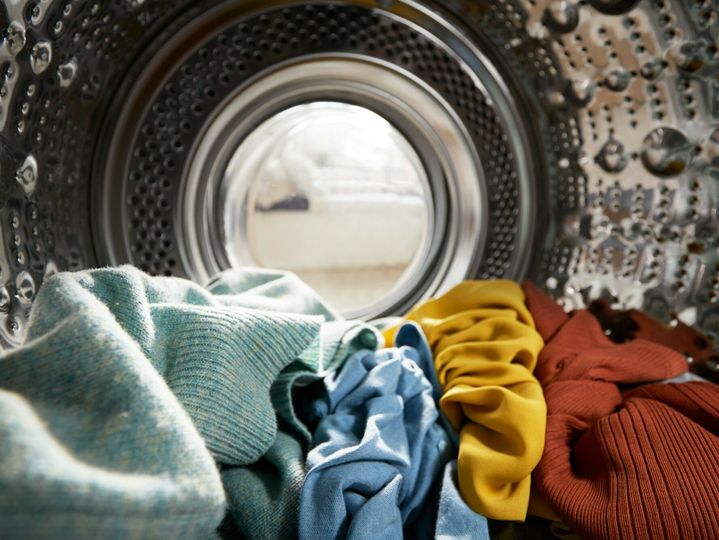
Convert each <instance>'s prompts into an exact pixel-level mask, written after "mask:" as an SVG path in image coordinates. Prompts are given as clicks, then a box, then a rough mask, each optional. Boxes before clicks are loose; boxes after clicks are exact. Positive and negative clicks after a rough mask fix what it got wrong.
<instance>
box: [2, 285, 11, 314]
mask: <svg viewBox="0 0 719 540" xmlns="http://www.w3.org/2000/svg"><path fill="white" fill-rule="evenodd" d="M8 311H10V293H9V292H8V291H7V287H5V285H2V286H0V312H2V313H7V312H8Z"/></svg>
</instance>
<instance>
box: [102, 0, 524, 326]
mask: <svg viewBox="0 0 719 540" xmlns="http://www.w3.org/2000/svg"><path fill="white" fill-rule="evenodd" d="M301 3H302V2H297V1H292V0H270V1H269V2H258V1H255V0H245V1H242V2H239V1H235V2H233V1H229V2H224V3H222V4H220V5H217V6H216V7H215V8H213V9H211V10H209V11H208V12H206V13H205V14H203V16H202V17H199V18H198V19H196V20H195V21H193V22H192V23H191V24H190V25H188V26H187V27H185V28H184V29H183V30H182V31H181V32H179V33H177V34H176V35H175V36H174V37H173V38H171V39H170V40H168V41H167V42H166V43H165V44H164V45H163V46H162V47H161V49H160V52H159V53H158V54H156V55H155V56H154V57H153V61H152V62H151V63H150V64H148V66H147V68H146V69H145V70H144V71H143V72H142V73H141V74H140V75H139V76H138V77H137V79H136V80H135V82H134V85H133V87H132V89H131V91H130V92H129V94H128V96H127V97H126V99H125V104H124V107H123V109H124V110H123V112H122V114H121V115H120V118H121V119H122V120H121V122H120V123H119V125H118V126H117V128H116V129H115V130H114V132H115V134H114V135H113V136H112V137H108V140H109V142H108V144H107V148H108V152H107V155H108V156H109V159H107V160H106V161H105V173H106V175H107V176H108V177H111V178H112V177H114V178H115V181H114V182H110V184H111V187H110V188H108V189H105V188H103V190H102V191H101V192H100V193H97V196H99V198H100V200H101V201H102V202H101V204H100V205H98V208H99V212H100V215H99V216H98V215H97V212H96V215H95V217H100V218H102V219H100V220H98V221H100V222H101V223H102V224H103V226H102V227H100V231H99V234H96V235H95V238H96V248H97V250H98V252H99V253H100V254H101V255H105V259H106V260H107V261H108V262H111V263H112V264H117V263H119V262H125V261H129V260H131V254H130V253H129V251H128V250H129V245H127V244H125V241H124V234H125V232H124V230H121V228H119V227H114V226H113V224H116V223H117V222H118V221H119V222H123V223H124V221H123V219H124V217H125V215H124V212H125V211H126V210H122V212H123V213H121V214H118V213H117V212H116V211H115V210H113V203H114V202H116V200H117V198H118V197H122V200H124V198H125V197H126V195H127V194H126V187H125V184H124V182H123V176H124V175H125V172H126V169H127V159H128V156H127V155H125V154H123V147H127V145H128V144H129V143H130V142H131V141H132V140H134V137H135V136H136V132H135V130H136V129H138V125H139V123H138V122H136V120H138V119H141V118H143V117H144V116H145V114H146V113H147V107H148V106H149V105H148V103H152V101H153V96H154V95H155V94H156V93H157V92H158V91H159V89H160V88H161V87H162V82H163V81H164V80H166V78H167V77H168V76H169V74H170V73H172V69H168V65H178V63H181V62H182V61H183V59H184V58H186V57H187V55H188V54H190V52H191V51H192V50H193V49H195V48H196V47H198V46H200V45H201V44H202V43H204V42H205V41H206V39H209V38H210V37H211V36H212V35H215V34H216V33H217V32H219V31H222V30H223V29H225V28H227V27H229V26H231V25H232V24H234V23H235V22H236V21H237V20H238V19H241V18H244V17H247V16H250V15H252V14H257V13H259V12H262V11H266V10H267V8H278V7H283V6H291V5H298V4H301ZM351 4H352V5H356V6H362V7H368V8H373V9H375V10H377V11H381V12H382V13H383V14H384V15H385V16H388V17H390V18H394V19H396V20H397V21H399V22H401V23H402V24H404V25H407V26H409V27H411V28H413V29H414V30H416V31H418V32H420V33H421V34H422V35H423V36H425V37H426V38H428V39H430V40H431V41H432V42H433V43H434V44H436V45H437V46H438V47H440V48H441V49H443V50H444V51H445V52H447V53H448V54H449V55H450V56H451V57H453V58H454V59H455V60H456V61H457V62H458V63H459V65H461V66H462V67H463V69H464V71H465V72H466V73H467V74H468V75H470V76H471V78H472V80H473V81H474V82H475V85H476V88H477V91H478V92H482V94H484V96H485V98H486V99H487V101H488V102H489V103H490V104H491V106H492V107H494V108H495V109H496V110H497V111H498V112H499V121H500V123H501V124H502V126H503V128H504V131H505V133H507V136H508V138H509V140H510V147H511V148H512V152H513V154H514V155H513V162H514V165H515V167H516V168H517V171H518V173H519V174H518V176H519V180H518V181H519V183H520V185H519V188H520V189H519V197H518V198H519V208H518V211H519V214H520V216H521V217H520V219H519V230H518V231H517V233H516V241H515V248H514V254H513V256H512V258H511V263H510V266H509V267H508V268H507V270H506V275H512V276H517V275H523V274H524V273H525V272H526V271H527V266H528V264H529V260H530V253H531V250H529V249H528V244H529V242H531V241H532V239H533V232H534V231H533V224H534V222H535V221H536V215H537V211H536V208H535V207H534V205H535V201H536V195H537V192H536V187H535V184H536V182H535V181H534V179H535V176H534V175H535V173H536V171H535V170H534V165H536V164H535V163H534V162H533V161H531V160H529V159H528V156H529V155H530V152H529V151H528V149H529V146H530V144H529V140H528V136H527V130H526V129H522V127H526V126H525V120H526V119H523V118H522V117H521V113H520V112H519V111H520V108H519V107H518V104H517V103H515V102H514V97H513V93H512V92H511V91H510V90H509V89H508V88H507V87H506V86H505V85H504V83H503V81H502V77H501V76H500V74H499V73H498V72H497V71H496V70H495V68H494V66H493V65H492V62H491V61H490V60H488V59H487V57H485V56H484V54H483V53H482V51H481V50H480V49H479V48H478V47H477V46H476V45H475V44H473V43H472V40H471V39H470V38H469V35H472V33H471V32H465V30H467V29H462V24H463V23H462V21H459V20H455V19H453V15H452V13H451V12H447V10H446V9H445V8H444V7H443V6H434V7H429V5H423V4H420V3H418V2H415V1H413V0H403V1H401V2H395V3H393V4H392V5H390V6H388V5H387V4H386V3H384V2H381V1H375V0H353V1H352V2H351ZM428 4H429V3H428ZM450 21H451V22H450ZM203 31H204V32H205V33H203ZM190 35H192V36H195V38H198V37H199V38H200V39H199V40H196V41H195V42H194V43H192V44H188V40H187V38H188V36H190ZM474 37H475V38H476V36H474ZM372 61H373V62H375V63H382V62H381V61H380V60H378V59H375V58H372ZM389 67H390V69H394V70H397V69H398V67H397V66H395V65H394V64H389ZM276 68H277V66H274V67H273V68H271V69H273V70H274V69H276ZM261 76H262V74H260V77H261ZM420 84H421V81H420ZM320 98H321V99H323V100H334V101H336V100H337V98H336V96H326V95H325V96H320ZM328 98H329V99H328ZM303 100H304V101H305V102H306V101H308V96H304V99H303ZM383 107H384V104H383V103H382V100H379V102H378V103H376V104H375V107H372V109H373V110H375V111H376V112H379V113H380V114H383V115H384V116H385V117H386V118H387V117H388V112H391V109H390V111H387V110H384V111H383V110H382V109H383ZM220 108H221V107H220ZM446 110H447V111H450V112H452V107H451V106H448V107H447V108H446ZM216 112H217V110H216ZM388 119H390V118H388ZM390 120H391V119H390ZM457 121H458V125H459V126H461V128H464V125H463V123H462V122H461V121H459V120H457ZM393 123H394V124H395V125H397V122H396V121H393ZM405 135H407V134H406V133H405ZM196 142H197V141H196ZM413 144H414V142H413ZM452 167H453V164H452V163H451V162H449V163H445V164H444V168H445V170H449V171H451V170H452ZM477 170H480V168H479V167H478V168H477ZM448 184H449V185H447V190H446V191H447V192H446V196H447V199H448V200H449V201H450V202H452V201H454V202H455V203H457V204H459V205H460V206H461V205H466V204H468V198H467V197H465V196H464V195H463V193H461V192H458V190H457V189H456V187H455V186H454V185H452V183H448ZM479 185H480V190H485V189H486V187H485V185H484V182H481V183H480V184H479ZM113 186H114V187H113ZM435 196H437V193H435ZM482 200H483V201H486V200H487V197H486V196H485V197H482ZM438 206H440V205H438ZM451 212H452V213H454V210H452V211H451ZM181 215H182V216H183V217H184V213H183V214H181ZM454 215H456V214H454ZM451 217H452V216H448V218H447V222H448V223H447V227H448V229H449V233H448V234H446V235H445V238H446V239H447V242H448V243H449V244H456V236H457V230H458V229H459V227H460V226H459V225H458V224H457V223H456V222H454V220H452V219H450V218H451ZM175 219H176V223H175V226H176V227H175V230H176V231H178V230H181V227H180V225H181V224H180V223H177V220H178V216H177V215H176V217H175ZM481 219H484V220H485V223H479V221H472V220H470V222H469V223H467V224H466V225H465V224H462V226H464V227H468V228H470V229H477V228H479V229H480V230H481V231H485V232H486V219H487V217H486V213H484V214H483V216H482V218H481ZM452 227H454V230H452ZM121 236H122V237H123V238H121ZM482 236H483V235H482ZM209 240H210V241H209V242H208V245H212V243H214V242H215V240H214V239H209ZM483 241H484V238H481V240H480V242H478V245H475V246H474V248H476V249H473V253H475V254H481V253H482V252H483V249H484V245H483V243H482V242H483ZM182 243H183V242H179V245H180V250H182V249H183V247H182ZM120 246H124V247H122V248H120ZM118 248H120V250H118ZM449 248H450V249H456V248H454V246H453V245H450V246H449ZM213 249H214V248H213ZM445 249H446V250H447V247H446V246H445ZM468 251H469V250H468ZM447 260H451V257H448V258H447ZM435 263H437V261H436V260H434V261H432V266H433V269H432V270H433V272H432V273H431V275H429V276H424V278H425V280H427V279H429V280H431V283H430V284H429V285H428V286H426V288H425V289H424V290H425V291H433V293H441V292H444V291H445V290H446V289H448V288H449V287H451V286H452V285H453V284H454V283H456V282H458V281H460V280H462V279H466V278H467V277H470V276H473V275H476V274H477V271H478V269H479V263H480V260H479V258H478V257H475V258H474V260H473V261H472V263H471V264H470V265H468V266H467V268H464V269H461V268H460V267H461V265H456V264H455V265H453V266H452V267H451V268H450V270H451V271H450V272H447V269H446V268H439V270H438V271H436V270H437V266H438V264H435ZM219 269H221V268H220V267H213V268H211V269H210V270H211V271H215V270H219ZM206 274H207V273H206ZM194 277H196V278H197V279H202V280H203V281H204V280H206V279H207V278H209V275H200V276H194ZM427 294H430V293H427ZM423 296H426V294H417V291H415V292H414V295H413V296H411V297H407V299H406V300H407V303H406V304H405V305H406V306H407V307H409V306H410V305H412V303H414V302H416V301H419V300H420V299H421V298H422V297H423ZM388 305H389V303H388ZM394 306H395V308H397V309H399V307H398V306H399V304H396V303H395V304H394ZM391 309H392V308H388V309H385V310H383V311H382V313H379V314H385V313H387V312H388V310H389V311H391ZM358 315H359V314H358ZM362 315H364V316H367V314H366V313H363V314H362Z"/></svg>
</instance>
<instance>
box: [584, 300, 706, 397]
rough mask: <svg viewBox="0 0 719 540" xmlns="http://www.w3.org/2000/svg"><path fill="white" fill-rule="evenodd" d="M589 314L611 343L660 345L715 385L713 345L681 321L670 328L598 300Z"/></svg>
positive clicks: (643, 315) (636, 313) (638, 312)
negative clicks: (633, 340)
mask: <svg viewBox="0 0 719 540" xmlns="http://www.w3.org/2000/svg"><path fill="white" fill-rule="evenodd" d="M589 311H590V312H591V313H592V315H594V316H595V317H596V318H597V319H598V320H599V323H600V324H601V325H602V328H603V329H604V331H605V333H606V334H607V335H608V337H609V338H610V339H611V340H612V341H614V342H615V343H624V342H626V341H629V340H632V339H637V338H641V339H645V340H647V341H651V342H652V343H658V344H659V345H664V346H665V347H668V348H670V349H673V350H675V351H677V352H678V353H681V354H683V355H684V356H685V357H687V358H691V364H690V365H689V369H690V370H691V371H692V372H693V373H695V374H697V375H699V376H701V377H702V378H704V379H709V380H710V381H711V382H715V383H719V373H717V371H716V369H715V368H714V361H715V359H716V352H715V348H716V346H715V344H714V342H713V341H712V340H711V339H710V338H709V337H708V336H706V335H704V334H702V333H701V332H699V330H697V329H696V328H693V327H691V326H688V325H686V324H684V323H683V322H681V321H675V322H676V324H673V325H671V326H669V325H666V324H663V323H661V322H660V321H657V320H656V319H653V318H652V317H650V316H649V315H647V314H646V313H642V312H641V311H637V310H633V309H632V310H629V311H618V310H614V309H612V308H611V306H610V305H609V304H608V303H607V302H606V301H602V300H597V301H595V302H593V303H592V304H591V305H590V306H589Z"/></svg>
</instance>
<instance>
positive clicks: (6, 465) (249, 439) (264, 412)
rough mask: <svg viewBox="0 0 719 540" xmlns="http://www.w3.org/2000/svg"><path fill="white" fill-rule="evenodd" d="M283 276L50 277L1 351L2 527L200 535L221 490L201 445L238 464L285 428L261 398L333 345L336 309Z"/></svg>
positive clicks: (312, 366)
mask: <svg viewBox="0 0 719 540" xmlns="http://www.w3.org/2000/svg"><path fill="white" fill-rule="evenodd" d="M285 277H286V276H285V275H284V274H272V273H267V272H265V273H263V272H252V271H245V272H242V271H240V272H237V273H233V274H232V275H229V274H227V275H224V276H222V277H221V278H220V280H219V281H218V282H216V283H215V284H213V286H212V287H211V288H210V290H209V291H208V290H206V289H203V288H201V287H199V286H197V285H193V284H192V283H190V282H188V281H185V280H180V279H175V278H150V277H148V276H146V275H144V274H142V273H141V272H139V271H138V270H136V269H134V268H131V267H121V268H119V269H104V270H94V271H85V272H79V273H74V274H69V273H61V274H58V275H56V276H54V277H52V278H51V279H49V280H47V282H46V283H45V285H44V286H43V287H42V288H41V290H40V292H39V293H38V296H37V299H36V301H35V304H34V306H33V310H32V313H31V318H30V322H29V327H28V338H27V341H26V343H25V344H24V345H23V346H22V347H19V348H17V349H15V350H12V351H10V352H7V353H5V354H4V355H2V356H0V537H2V538H158V539H167V538H203V537H209V536H211V535H212V534H213V531H214V529H215V527H216V526H217V525H218V523H219V522H220V521H221V519H222V516H223V515H224V512H225V505H226V497H225V494H224V493H223V487H222V485H221V481H220V477H219V474H218V470H217V465H216V464H215V463H214V462H213V458H214V460H215V461H217V462H219V463H220V464H222V465H223V466H225V467H227V466H233V467H239V466H247V465H249V464H252V463H256V462H258V460H260V459H261V458H262V457H263V456H265V454H267V451H268V450H269V449H270V448H272V447H273V446H274V445H275V444H279V442H281V441H283V440H284V438H278V439H277V441H276V432H277V419H276V413H275V410H274V407H273V401H278V402H282V400H283V399H284V400H285V401H286V397H287V396H288V395H291V387H292V385H294V384H295V382H297V381H299V380H301V379H302V377H303V375H304V374H305V371H303V370H302V369H300V367H299V366H301V365H304V366H309V367H307V369H306V372H309V373H313V372H317V371H320V372H321V371H323V369H324V365H323V363H324V362H325V359H324V358H323V356H322V354H321V353H320V351H323V350H338V349H339V348H341V346H339V345H338V343H342V339H340V340H339V341H337V342H336V343H328V342H324V341H323V340H322V338H321V334H322V335H324V334H325V332H326V330H322V331H321V330H320V329H321V323H322V321H323V320H324V319H327V318H330V317H335V315H334V314H333V313H320V312H319V308H318V306H317V305H316V302H315V301H314V298H315V296H316V295H314V293H312V292H311V290H309V289H306V288H305V287H304V286H300V288H299V289H298V288H297V287H298V285H297V283H298V280H295V279H294V278H291V277H290V278H287V279H286V280H285V283H284V284H283V283H281V281H282V280H283V279H284V278H285ZM273 282H274V284H273ZM308 291H309V292H308ZM308 299H309V300H308ZM282 306H285V307H289V308H291V309H283V307H282ZM308 306H309V307H308ZM287 311H294V312H295V313H303V312H306V313H309V314H310V316H308V315H300V314H292V313H287ZM311 315H317V316H311ZM298 359H299V360H298ZM332 360H334V357H333V358H332ZM288 366H292V367H290V368H289V370H286V369H287V368H288ZM328 366H329V364H328ZM283 370H286V371H284V372H283ZM281 372H283V373H282V375H280V373H281ZM283 381H285V382H283ZM288 385H289V386H288ZM275 396H278V397H275ZM285 405H286V406H287V409H286V410H283V411H279V410H278V414H279V415H280V416H281V417H282V418H284V417H287V418H289V421H290V422H292V421H294V419H295V417H294V413H293V410H292V406H291V403H289V404H285ZM283 422H284V420H283ZM203 440H204V444H203ZM270 456H271V454H270ZM277 482H278V485H279V486H281V485H282V482H283V479H282V478H281V477H278V478H277ZM243 487H244V486H239V489H242V488H243ZM248 487H249V485H248ZM229 498H230V499H231V500H235V501H238V504H242V505H250V506H251V505H253V504H254V503H253V501H254V500H255V497H254V494H253V492H251V491H245V492H243V491H237V492H236V493H234V494H233V496H232V497H229ZM263 511H265V512H267V511H269V509H266V508H265V509H263ZM246 526H247V527H248V528H249V529H250V530H251V529H252V524H246ZM244 527H245V526H243V529H244Z"/></svg>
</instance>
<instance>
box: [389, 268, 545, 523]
mask: <svg viewBox="0 0 719 540" xmlns="http://www.w3.org/2000/svg"><path fill="white" fill-rule="evenodd" d="M406 318H407V320H410V321H415V322H417V323H418V324H419V325H420V326H421V328H422V329H423V330H424V332H425V334H426V335H427V339H428V341H429V344H430V346H431V348H432V351H433V353H434V355H435V357H434V363H435V366H436V369H437V374H438V380H439V383H440V385H441V387H442V391H443V395H442V398H441V400H440V404H441V408H442V410H443V411H444V413H445V414H446V415H447V417H448V418H449V420H450V422H451V423H452V425H453V426H454V428H455V429H457V430H458V431H459V432H460V435H459V458H458V471H459V474H458V476H459V486H460V491H461V493H462V496H463V497H464V499H465V500H466V502H467V504H468V505H469V506H470V507H471V508H472V509H473V510H474V511H475V512H477V513H479V514H482V515H484V516H487V517H489V518H493V519H506V520H519V521H521V520H523V519H524V518H525V516H526V513H527V508H528V504H529V494H530V482H531V480H530V475H531V472H532V470H533V469H534V467H535V466H536V465H537V463H538V462H539V459H540V457H541V455H542V449H543V446H544V432H545V425H546V405H545V402H544V397H543V393H542V388H541V386H540V385H539V382H538V381H537V380H536V379H535V378H534V376H533V375H532V371H533V370H534V368H535V365H536V361H537V356H538V354H539V351H540V350H541V349H542V346H543V341H542V339H541V337H540V335H539V334H538V333H537V332H536V330H535V327H534V321H533V319H532V315H531V313H530V312H529V310H528V309H527V307H526V306H525V303H524V294H523V293H522V290H521V289H520V287H519V286H518V285H517V284H516V283H513V282H511V281H503V280H500V281H468V282H464V283H461V284H460V285H458V286H456V287H454V288H453V289H452V290H450V291H449V292H448V293H446V294H445V295H444V296H442V297H439V298H437V299H433V300H430V301H428V302H426V303H424V304H421V305H419V306H417V307H416V308H415V309H414V310H412V311H411V312H410V313H409V315H408V316H407V317H406ZM396 332H397V328H391V329H389V330H387V331H386V332H385V339H386V340H390V339H391V338H392V337H394V335H395V333H396Z"/></svg>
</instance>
